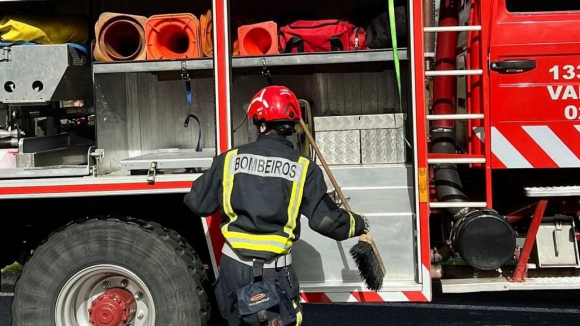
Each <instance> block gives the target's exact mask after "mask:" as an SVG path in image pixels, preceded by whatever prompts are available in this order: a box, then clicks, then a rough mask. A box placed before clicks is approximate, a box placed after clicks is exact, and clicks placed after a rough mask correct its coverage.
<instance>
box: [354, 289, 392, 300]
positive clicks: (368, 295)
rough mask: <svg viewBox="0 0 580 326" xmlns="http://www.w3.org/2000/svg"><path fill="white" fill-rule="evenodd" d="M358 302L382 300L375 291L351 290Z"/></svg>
mask: <svg viewBox="0 0 580 326" xmlns="http://www.w3.org/2000/svg"><path fill="white" fill-rule="evenodd" d="M351 294H352V296H353V297H355V298H356V300H357V301H358V302H383V301H385V300H383V298H381V296H380V295H379V294H378V293H376V292H368V291H367V292H362V291H359V292H351Z"/></svg>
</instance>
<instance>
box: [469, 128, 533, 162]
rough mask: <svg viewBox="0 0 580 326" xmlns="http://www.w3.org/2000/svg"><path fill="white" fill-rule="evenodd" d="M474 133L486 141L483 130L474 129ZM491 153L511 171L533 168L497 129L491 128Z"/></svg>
mask: <svg viewBox="0 0 580 326" xmlns="http://www.w3.org/2000/svg"><path fill="white" fill-rule="evenodd" d="M473 132H475V134H476V135H477V137H478V138H479V139H481V141H484V138H485V136H484V133H483V128H481V127H479V128H474V129H473ZM491 151H492V153H493V154H495V156H496V157H497V158H498V159H499V160H500V161H501V162H502V163H503V165H505V166H506V167H507V168H509V169H514V168H532V167H533V166H532V165H531V164H530V162H528V160H526V158H525V157H524V156H523V155H522V154H521V153H520V152H519V151H518V150H517V149H516V148H515V147H514V145H512V144H511V143H510V141H509V140H507V138H505V136H504V135H503V134H502V133H501V132H500V131H499V130H497V128H496V127H491Z"/></svg>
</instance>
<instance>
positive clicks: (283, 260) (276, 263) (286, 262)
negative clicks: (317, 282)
mask: <svg viewBox="0 0 580 326" xmlns="http://www.w3.org/2000/svg"><path fill="white" fill-rule="evenodd" d="M222 254H224V255H226V256H228V257H230V258H232V259H234V260H237V261H239V262H240V263H243V264H245V265H248V266H253V262H252V258H246V257H240V256H238V255H237V254H236V253H235V252H234V250H233V249H232V248H231V247H230V246H229V245H228V244H227V243H225V244H224V247H223V248H222ZM291 264H292V254H287V255H285V256H280V257H278V258H274V259H270V260H266V261H265V262H264V268H276V267H278V268H279V267H284V266H290V265H291Z"/></svg>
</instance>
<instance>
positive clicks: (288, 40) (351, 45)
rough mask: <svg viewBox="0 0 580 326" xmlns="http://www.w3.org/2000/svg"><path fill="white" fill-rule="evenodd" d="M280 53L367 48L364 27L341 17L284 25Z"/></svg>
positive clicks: (281, 29) (300, 21) (281, 32)
mask: <svg viewBox="0 0 580 326" xmlns="http://www.w3.org/2000/svg"><path fill="white" fill-rule="evenodd" d="M279 43H280V52H281V53H297V52H327V51H353V50H366V49H368V45H367V42H366V31H365V30H364V28H359V27H356V26H355V25H353V24H351V23H349V22H347V21H344V20H337V19H326V20H298V21H295V22H293V23H292V24H290V25H286V26H283V27H281V28H280V40H279Z"/></svg>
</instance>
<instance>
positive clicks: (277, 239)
mask: <svg viewBox="0 0 580 326" xmlns="http://www.w3.org/2000/svg"><path fill="white" fill-rule="evenodd" d="M226 236H227V237H228V238H238V239H243V240H251V241H256V242H273V243H277V244H281V245H282V246H284V247H286V246H287V245H288V244H289V243H290V240H288V239H287V238H285V237H281V236H279V235H264V234H247V233H241V232H233V231H227V232H226Z"/></svg>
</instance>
